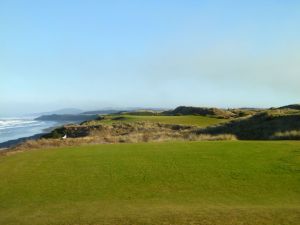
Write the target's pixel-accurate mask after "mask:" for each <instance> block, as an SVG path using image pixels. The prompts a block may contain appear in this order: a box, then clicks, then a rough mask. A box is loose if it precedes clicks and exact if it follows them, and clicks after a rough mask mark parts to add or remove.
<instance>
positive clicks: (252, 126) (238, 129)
mask: <svg viewBox="0 0 300 225" xmlns="http://www.w3.org/2000/svg"><path fill="white" fill-rule="evenodd" d="M299 130H300V111H298V110H268V111H265V112H263V113H258V114H255V115H254V116H250V117H246V118H242V119H236V120H232V121H230V122H228V123H224V124H221V125H218V126H212V127H207V128H204V129H199V130H198V131H197V134H210V135H216V134H232V135H235V136H236V137H237V138H238V139H240V140H269V139H276V137H278V138H279V139H286V140H289V139H299V138H298V135H295V132H296V133H297V132H298V131H299ZM283 134H284V135H283Z"/></svg>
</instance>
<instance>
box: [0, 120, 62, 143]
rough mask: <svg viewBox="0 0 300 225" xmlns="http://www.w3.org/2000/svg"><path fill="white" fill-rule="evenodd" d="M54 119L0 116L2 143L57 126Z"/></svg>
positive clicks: (0, 137)
mask: <svg viewBox="0 0 300 225" xmlns="http://www.w3.org/2000/svg"><path fill="white" fill-rule="evenodd" d="M57 125H58V123H56V122H52V121H37V120H34V119H33V118H28V117H26V118H0V143H2V142H6V141H10V140H14V139H18V138H23V137H30V136H32V135H35V134H39V133H43V132H44V131H45V129H47V128H51V127H54V126H57Z"/></svg>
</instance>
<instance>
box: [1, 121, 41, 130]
mask: <svg viewBox="0 0 300 225" xmlns="http://www.w3.org/2000/svg"><path fill="white" fill-rule="evenodd" d="M40 124H41V123H40V122H39V121H36V120H30V119H0V130H3V129H10V128H18V127H26V126H39V125H40Z"/></svg>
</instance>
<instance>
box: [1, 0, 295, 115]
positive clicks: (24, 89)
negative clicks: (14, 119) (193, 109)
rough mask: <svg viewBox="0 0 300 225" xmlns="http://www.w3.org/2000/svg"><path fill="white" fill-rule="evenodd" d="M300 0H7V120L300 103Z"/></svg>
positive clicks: (4, 50)
mask: <svg viewBox="0 0 300 225" xmlns="http://www.w3.org/2000/svg"><path fill="white" fill-rule="evenodd" d="M299 12H300V1H296V0H295V1H293V0H272V1H270V0H265V1H261V0H252V1H238V0H236V1H232V0H227V1H225V0H224V1H222V0H219V1H217V0H215V1H214V0H207V1H205V0H203V1H199V0H181V1H178V0H163V1H162V0H151V1H147V0H143V1H134V0H127V1H126V0H119V1H117V0H111V1H101V0H64V1H61V0H43V1H40V0H36V1H33V0H27V1H23V0H20V1H16V0H0V116H4V115H5V116H7V115H15V114H20V113H31V112H42V111H49V110H55V109H60V108H69V107H75V108H80V109H84V110H85V109H86V110H92V109H101V108H110V107H163V108H172V107H176V106H178V105H192V106H207V107H213V106H214V107H223V108H228V107H271V106H281V105H286V104H291V103H299V102H300V29H299V25H300V13H299Z"/></svg>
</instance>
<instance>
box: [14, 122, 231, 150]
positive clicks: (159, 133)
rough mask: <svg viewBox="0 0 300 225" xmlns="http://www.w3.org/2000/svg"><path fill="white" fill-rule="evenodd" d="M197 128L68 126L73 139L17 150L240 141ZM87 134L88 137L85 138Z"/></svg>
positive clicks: (48, 140) (31, 144) (43, 141)
mask: <svg viewBox="0 0 300 225" xmlns="http://www.w3.org/2000/svg"><path fill="white" fill-rule="evenodd" d="M196 129H197V127H193V126H182V125H176V124H160V123H150V122H137V123H130V124H129V123H128V124H126V123H122V124H120V123H119V124H111V125H101V126H97V127H95V126H92V127H90V129H89V127H88V126H82V125H74V126H65V127H64V128H63V129H61V130H62V131H63V132H66V133H68V134H69V136H71V137H72V138H67V139H61V138H41V139H38V140H30V141H26V142H24V143H23V144H21V145H19V146H17V147H15V150H17V151H20V150H21V151H23V150H27V149H38V148H49V147H62V146H80V145H86V144H105V143H140V142H164V141H216V140H236V137H235V136H234V135H230V134H221V135H210V134H200V135H199V134H196V132H195V130H196ZM83 131H84V132H83ZM83 133H84V134H85V135H86V136H84V137H82V134H83ZM77 134H79V135H78V137H76V135H77Z"/></svg>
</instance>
